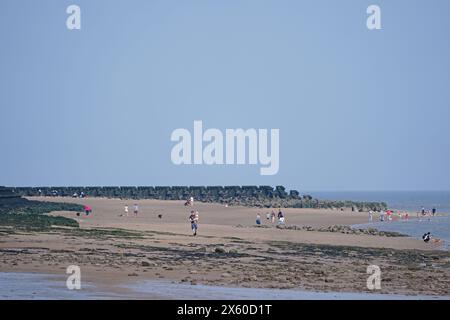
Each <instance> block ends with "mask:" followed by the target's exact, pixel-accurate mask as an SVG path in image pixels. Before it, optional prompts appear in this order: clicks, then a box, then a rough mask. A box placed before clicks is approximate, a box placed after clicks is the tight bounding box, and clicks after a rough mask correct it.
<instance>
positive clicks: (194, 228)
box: [189, 210, 198, 236]
mask: <svg viewBox="0 0 450 320" xmlns="http://www.w3.org/2000/svg"><path fill="white" fill-rule="evenodd" d="M189 221H190V223H191V229H192V232H193V234H192V235H193V236H196V235H197V229H198V224H197V223H198V219H197V218H196V215H195V212H194V210H192V211H191V215H190V216H189Z"/></svg>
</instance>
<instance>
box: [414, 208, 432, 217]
mask: <svg viewBox="0 0 450 320" xmlns="http://www.w3.org/2000/svg"><path fill="white" fill-rule="evenodd" d="M436 212H437V210H436V208H435V207H433V209H431V211H430V210H425V207H422V210H420V214H421V217H425V216H428V217H434V216H435V215H436ZM417 218H419V213H417Z"/></svg>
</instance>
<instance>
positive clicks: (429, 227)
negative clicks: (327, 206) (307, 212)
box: [307, 191, 450, 250]
mask: <svg viewBox="0 0 450 320" xmlns="http://www.w3.org/2000/svg"><path fill="white" fill-rule="evenodd" d="M307 194H310V195H311V196H313V197H314V198H318V199H327V200H352V201H383V202H386V203H387V205H388V208H389V209H393V210H401V211H408V212H410V217H411V219H410V220H408V221H405V220H399V221H384V222H380V221H376V222H375V221H374V222H371V223H364V224H358V225H354V226H353V227H354V228H369V227H370V228H376V229H378V230H382V231H396V232H400V233H402V234H405V235H408V236H410V237H413V238H416V239H422V235H423V234H424V233H427V232H430V233H431V236H432V237H433V238H438V239H441V240H442V243H441V246H440V247H439V249H443V250H450V191H372V192H361V191H359V192H358V191H357V192H355V191H342V192H341V191H339V192H313V191H311V192H309V193H307ZM422 208H425V210H428V211H431V209H432V208H436V209H437V216H435V217H430V218H429V217H420V216H419V218H416V216H417V215H416V213H417V212H420V211H421V210H422Z"/></svg>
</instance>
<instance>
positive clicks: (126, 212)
mask: <svg viewBox="0 0 450 320" xmlns="http://www.w3.org/2000/svg"><path fill="white" fill-rule="evenodd" d="M125 215H126V216H127V217H128V205H127V204H126V205H125Z"/></svg>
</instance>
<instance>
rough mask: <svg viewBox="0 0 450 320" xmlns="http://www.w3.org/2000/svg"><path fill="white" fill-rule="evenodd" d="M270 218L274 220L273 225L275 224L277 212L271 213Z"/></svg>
mask: <svg viewBox="0 0 450 320" xmlns="http://www.w3.org/2000/svg"><path fill="white" fill-rule="evenodd" d="M270 216H271V218H272V223H275V216H276V214H275V211H273V210H272V212H271V213H270Z"/></svg>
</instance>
